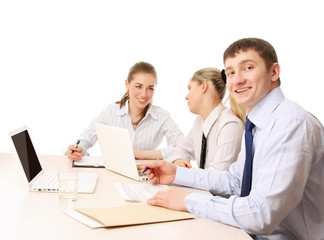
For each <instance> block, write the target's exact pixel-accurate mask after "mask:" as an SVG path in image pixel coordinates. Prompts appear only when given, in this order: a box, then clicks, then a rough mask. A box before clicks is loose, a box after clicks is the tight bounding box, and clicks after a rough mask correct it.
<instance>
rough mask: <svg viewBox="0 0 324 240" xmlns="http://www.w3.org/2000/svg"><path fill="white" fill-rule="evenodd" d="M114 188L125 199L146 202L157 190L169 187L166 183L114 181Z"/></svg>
mask: <svg viewBox="0 0 324 240" xmlns="http://www.w3.org/2000/svg"><path fill="white" fill-rule="evenodd" d="M114 186H115V188H116V189H117V191H118V192H119V194H120V195H121V196H122V197H123V198H124V199H125V200H126V201H132V202H143V203H146V201H147V199H149V198H151V197H153V195H154V194H156V193H157V192H159V191H164V190H167V189H168V188H169V186H168V185H161V184H156V185H153V184H150V183H142V184H136V183H135V184H134V183H120V182H116V183H114Z"/></svg>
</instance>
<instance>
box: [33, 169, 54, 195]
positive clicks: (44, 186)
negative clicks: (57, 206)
mask: <svg viewBox="0 0 324 240" xmlns="http://www.w3.org/2000/svg"><path fill="white" fill-rule="evenodd" d="M33 190H37V191H42V190H43V191H50V192H57V191H58V173H57V172H44V174H43V175H41V176H40V178H38V179H37V181H36V182H35V183H34V184H33Z"/></svg>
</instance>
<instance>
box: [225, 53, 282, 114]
mask: <svg viewBox="0 0 324 240" xmlns="http://www.w3.org/2000/svg"><path fill="white" fill-rule="evenodd" d="M225 71H226V76H227V89H228V91H229V92H230V94H231V96H232V97H234V99H235V100H236V102H237V103H238V104H240V105H242V106H244V107H245V108H246V110H247V112H248V113H249V112H250V111H251V110H252V109H253V107H254V106H255V105H256V104H257V103H258V102H259V101H260V100H261V99H262V98H264V97H265V96H266V95H267V94H268V93H269V92H270V91H271V90H272V89H274V88H275V87H277V86H278V81H277V79H278V78H279V72H280V68H279V64H278V63H274V64H273V66H272V67H271V68H270V70H269V71H268V70H267V68H266V65H265V62H264V60H263V59H262V58H261V57H260V56H259V54H258V53H257V52H256V51H254V50H248V51H245V52H243V51H240V52H239V53H238V54H236V55H235V56H234V57H233V58H227V59H226V60H225Z"/></svg>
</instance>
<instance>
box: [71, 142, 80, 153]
mask: <svg viewBox="0 0 324 240" xmlns="http://www.w3.org/2000/svg"><path fill="white" fill-rule="evenodd" d="M79 143H80V140H78V141H77V142H76V144H75V145H74V147H75V148H78V146H79ZM72 153H74V150H72Z"/></svg>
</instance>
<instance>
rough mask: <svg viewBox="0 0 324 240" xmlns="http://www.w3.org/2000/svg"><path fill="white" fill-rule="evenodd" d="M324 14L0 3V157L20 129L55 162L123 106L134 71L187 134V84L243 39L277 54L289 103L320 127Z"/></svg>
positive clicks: (138, 1) (173, 4) (281, 8)
mask: <svg viewBox="0 0 324 240" xmlns="http://www.w3.org/2000/svg"><path fill="white" fill-rule="evenodd" d="M322 9H323V8H322V3H321V1H314V0H308V1H298V0H295V1H283V0H271V1H260V0H258V1H248V0H246V1H241V0H237V1H233V0H232V1H231V0H224V1H216V0H213V1H205V0H199V1H190V0H185V1H176V0H170V1H169V0H164V1H153V0H148V1H143V0H124V1H123V0H118V1H108V0H106V1H95V0H91V1H82V0H77V1H71V0H56V1H47V0H39V1H35V0H29V1H15V0H11V1H4V0H1V1H0V82H1V87H0V89H1V92H0V114H1V115H0V152H12V146H11V142H10V141H9V140H10V139H9V135H8V132H9V131H11V130H14V129H16V128H18V127H21V126H24V125H27V126H28V127H29V131H30V135H31V137H32V140H33V142H34V145H35V148H36V151H37V152H38V153H40V154H62V152H63V149H64V148H65V147H66V145H67V144H69V143H71V142H73V141H74V139H76V138H77V137H78V136H79V135H80V134H81V132H82V131H83V129H84V128H86V127H87V126H88V125H89V123H90V121H91V120H92V119H93V118H94V117H95V116H96V115H97V114H99V112H100V111H101V110H102V109H103V108H104V107H105V106H106V105H107V104H109V103H112V102H114V101H117V100H119V99H120V98H121V96H122V95H123V93H124V91H125V87H124V80H125V79H126V77H127V73H128V70H129V68H130V67H131V66H132V65H133V64H134V63H135V62H138V61H147V62H150V63H152V64H153V65H154V66H155V67H156V69H157V72H158V86H157V90H156V93H155V96H154V104H156V105H159V106H161V107H163V108H165V109H167V110H168V111H169V112H170V113H171V115H172V117H173V119H174V120H175V121H176V122H177V123H178V125H179V126H180V128H181V129H182V130H183V132H184V133H185V134H187V133H188V131H189V129H190V127H191V125H192V122H193V119H194V118H195V116H194V115H193V114H191V113H190V112H189V110H188V107H187V103H186V101H185V95H186V94H187V84H188V80H189V79H190V77H191V76H192V74H193V73H194V72H195V71H197V70H199V69H200V68H204V67H210V66H212V67H217V68H220V69H221V68H223V63H222V54H223V51H224V50H225V49H226V48H227V46H228V45H229V44H231V43H232V42H233V41H235V40H237V39H239V38H244V37H259V38H263V39H265V40H267V41H269V42H270V43H271V44H272V45H273V46H274V47H275V49H276V50H277V54H278V57H279V63H280V65H281V70H282V72H281V81H282V89H283V91H284V93H285V95H286V97H287V98H289V99H291V100H293V101H296V102H298V103H299V104H301V105H302V106H303V107H304V108H305V109H307V110H309V111H310V112H312V113H313V114H314V115H316V116H317V117H318V118H319V119H320V121H321V122H322V123H323V122H324V111H323V108H322V103H323V99H324V97H323V89H322V88H321V86H322V85H323V84H322V82H323V81H324V77H323V69H324V67H323V65H324V62H323V55H324V46H323V44H324V34H323V23H324V15H323V12H322ZM98 149H99V148H97V149H96V147H95V148H94V149H93V152H92V154H94V155H97V154H100V152H99V153H98Z"/></svg>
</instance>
